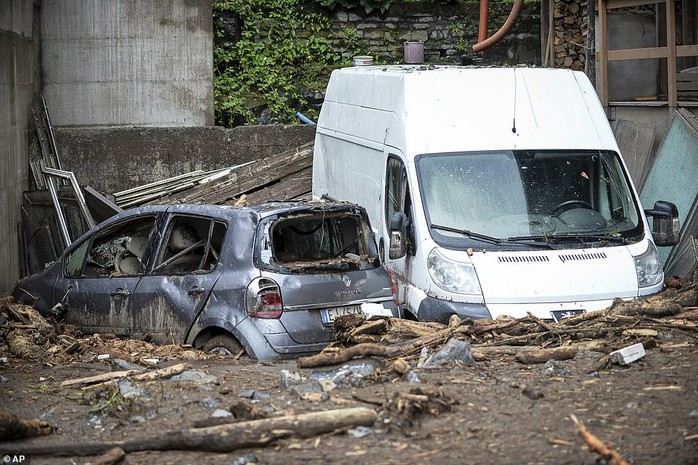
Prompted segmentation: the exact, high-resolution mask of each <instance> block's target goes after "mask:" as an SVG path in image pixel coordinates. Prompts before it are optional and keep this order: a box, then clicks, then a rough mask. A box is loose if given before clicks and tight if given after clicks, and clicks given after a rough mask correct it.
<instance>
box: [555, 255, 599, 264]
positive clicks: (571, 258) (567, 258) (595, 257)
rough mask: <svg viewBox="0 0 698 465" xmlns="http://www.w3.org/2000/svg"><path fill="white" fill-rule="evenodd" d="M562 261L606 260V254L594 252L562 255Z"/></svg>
mask: <svg viewBox="0 0 698 465" xmlns="http://www.w3.org/2000/svg"><path fill="white" fill-rule="evenodd" d="M559 257H560V261H562V263H565V262H572V261H581V260H605V259H606V254H605V253H603V252H593V253H573V254H564V255H560V256H559Z"/></svg>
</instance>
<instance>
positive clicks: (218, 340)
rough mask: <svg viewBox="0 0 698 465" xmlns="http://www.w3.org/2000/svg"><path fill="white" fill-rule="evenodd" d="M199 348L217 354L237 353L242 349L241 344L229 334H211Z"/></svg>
mask: <svg viewBox="0 0 698 465" xmlns="http://www.w3.org/2000/svg"><path fill="white" fill-rule="evenodd" d="M201 350H203V351H204V352H209V353H212V354H218V355H237V354H239V353H240V351H242V350H243V347H242V344H240V342H238V341H237V340H236V339H235V338H234V337H233V336H231V335H229V334H219V335H217V336H213V337H212V338H211V339H209V340H208V341H206V342H205V343H204V345H202V346H201Z"/></svg>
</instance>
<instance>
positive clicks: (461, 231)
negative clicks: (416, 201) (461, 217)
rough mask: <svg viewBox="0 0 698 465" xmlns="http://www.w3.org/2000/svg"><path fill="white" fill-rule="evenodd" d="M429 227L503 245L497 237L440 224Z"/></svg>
mask: <svg viewBox="0 0 698 465" xmlns="http://www.w3.org/2000/svg"><path fill="white" fill-rule="evenodd" d="M429 226H430V227H431V228H432V229H439V230H441V231H448V232H452V233H456V234H460V235H462V236H466V237H470V238H472V239H478V240H481V241H484V242H489V243H491V244H496V245H500V244H501V243H502V240H501V239H499V238H497V237H492V236H487V235H485V234H480V233H476V232H472V231H468V230H467V229H458V228H452V227H450V226H443V225H440V224H431V225H429Z"/></svg>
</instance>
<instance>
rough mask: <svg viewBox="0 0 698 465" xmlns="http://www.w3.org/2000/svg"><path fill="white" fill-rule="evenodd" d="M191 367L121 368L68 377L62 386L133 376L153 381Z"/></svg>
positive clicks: (95, 382)
mask: <svg viewBox="0 0 698 465" xmlns="http://www.w3.org/2000/svg"><path fill="white" fill-rule="evenodd" d="M187 368H189V365H187V364H186V363H178V364H176V365H172V366H169V367H165V368H160V369H158V370H153V371H146V372H142V371H140V370H121V371H110V372H108V373H101V374H99V375H94V376H87V377H85V378H75V379H67V380H65V381H63V382H62V383H61V386H63V387H67V386H73V385H75V384H92V385H97V384H102V383H105V382H108V381H112V380H114V379H117V378H126V377H131V378H132V379H135V380H137V381H152V380H154V379H158V378H169V377H170V376H174V375H177V374H179V373H181V372H183V371H184V370H186V369H187Z"/></svg>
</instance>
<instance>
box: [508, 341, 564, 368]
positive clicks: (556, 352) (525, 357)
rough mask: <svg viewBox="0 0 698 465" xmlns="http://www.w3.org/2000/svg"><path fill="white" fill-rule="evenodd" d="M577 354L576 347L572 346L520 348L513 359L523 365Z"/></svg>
mask: <svg viewBox="0 0 698 465" xmlns="http://www.w3.org/2000/svg"><path fill="white" fill-rule="evenodd" d="M575 355H577V348H576V347H574V346H564V347H554V348H550V349H538V348H535V347H532V348H527V349H526V350H520V351H519V352H518V353H517V354H516V355H515V356H514V359H515V360H516V361H517V362H519V363H523V364H525V365H531V364H534V363H545V362H547V361H548V360H569V359H571V358H574V356H575Z"/></svg>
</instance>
